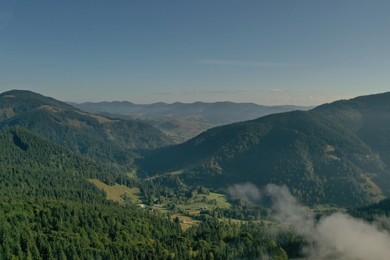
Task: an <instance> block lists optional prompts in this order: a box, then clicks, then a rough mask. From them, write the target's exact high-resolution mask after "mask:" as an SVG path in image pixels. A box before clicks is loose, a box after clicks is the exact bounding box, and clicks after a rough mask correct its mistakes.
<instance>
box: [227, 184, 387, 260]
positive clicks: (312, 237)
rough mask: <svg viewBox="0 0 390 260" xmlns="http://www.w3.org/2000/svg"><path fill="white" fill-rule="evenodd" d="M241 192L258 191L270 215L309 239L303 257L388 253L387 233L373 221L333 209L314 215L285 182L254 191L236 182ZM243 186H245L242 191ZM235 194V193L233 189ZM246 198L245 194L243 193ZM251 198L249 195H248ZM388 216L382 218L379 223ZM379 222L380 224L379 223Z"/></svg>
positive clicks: (372, 256) (377, 256)
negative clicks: (326, 212)
mask: <svg viewBox="0 0 390 260" xmlns="http://www.w3.org/2000/svg"><path fill="white" fill-rule="evenodd" d="M235 187H236V189H232V190H235V191H236V190H237V187H239V188H240V189H239V191H240V193H241V194H244V195H247V194H258V197H257V198H253V200H252V201H256V200H258V199H259V198H260V197H261V196H264V197H269V198H270V199H271V201H272V207H271V218H272V219H273V220H275V221H277V222H280V223H281V224H282V225H288V226H291V227H293V228H294V229H295V230H296V232H297V234H299V235H301V236H303V237H305V238H306V239H307V240H309V241H311V243H310V245H309V246H306V247H305V248H303V251H302V252H301V253H302V254H303V255H304V257H305V258H306V259H322V260H328V259H329V260H330V259H332V260H341V259H342V260H344V259H347V260H348V259H354V260H355V259H356V260H357V259H359V260H367V259H376V260H382V259H383V260H385V259H389V257H390V234H389V233H388V232H387V231H386V230H384V229H382V228H380V226H381V225H379V224H377V223H369V222H366V221H363V220H360V219H357V218H354V217H352V216H350V215H348V214H344V213H333V214H331V215H329V216H323V217H321V218H320V219H316V217H315V214H314V213H313V212H312V211H311V210H310V209H309V208H308V207H305V206H303V205H301V204H300V203H299V202H298V201H297V200H296V199H295V198H294V197H293V196H292V195H291V193H290V191H289V189H288V188H287V187H286V186H277V185H274V184H269V185H267V186H266V187H265V189H264V190H262V191H260V190H259V189H257V188H256V189H257V192H258V193H255V192H254V191H253V190H254V187H255V186H254V185H253V184H251V185H250V184H248V183H246V184H245V185H241V186H237V185H235ZM245 187H248V188H249V190H248V191H245V190H244V189H245ZM236 195H238V194H237V193H236ZM244 198H245V199H249V198H248V196H244ZM251 198H252V197H251ZM386 221H388V220H384V219H382V221H381V223H383V222H386ZM382 226H383V225H382Z"/></svg>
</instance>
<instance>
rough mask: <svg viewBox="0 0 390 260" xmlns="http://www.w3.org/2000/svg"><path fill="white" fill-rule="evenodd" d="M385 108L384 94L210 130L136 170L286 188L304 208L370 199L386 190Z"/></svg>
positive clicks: (191, 180) (389, 114) (150, 157)
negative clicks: (313, 205) (306, 206)
mask: <svg viewBox="0 0 390 260" xmlns="http://www.w3.org/2000/svg"><path fill="white" fill-rule="evenodd" d="M386 101H387V103H386ZM356 103H358V104H360V105H359V107H360V110H357V109H355V104H356ZM389 103H390V99H389V95H388V93H385V94H382V95H373V96H368V97H364V98H358V99H353V100H351V101H343V102H341V103H339V102H336V103H334V104H329V105H327V106H325V107H324V108H321V107H320V108H318V109H314V110H313V111H309V112H303V111H300V112H299V111H296V112H288V113H282V114H275V115H270V116H266V117H262V118H259V119H256V120H252V121H246V122H242V123H236V124H231V125H227V126H222V127H217V128H213V129H210V130H208V131H206V132H204V133H202V134H200V135H199V136H197V137H195V138H194V139H192V140H190V141H188V142H186V143H184V144H180V145H177V146H172V147H167V148H162V149H158V150H155V151H152V152H150V153H147V154H146V155H145V158H144V159H143V160H140V162H139V165H140V173H141V174H142V175H143V176H153V175H164V174H170V173H172V174H178V173H180V178H181V179H182V180H183V181H184V182H185V183H188V184H196V185H197V184H202V185H206V186H211V187H215V186H225V187H227V186H229V185H232V184H235V183H242V182H247V181H250V182H253V183H255V184H257V185H259V186H263V185H266V184H268V183H276V184H286V185H287V186H288V187H290V189H291V190H292V192H293V194H294V195H295V196H297V197H298V198H300V199H301V200H302V201H304V202H305V203H309V204H317V203H325V204H334V205H342V206H353V205H361V204H365V203H369V202H375V201H378V200H379V199H381V198H383V195H385V194H388V191H389V188H390V185H389V181H390V173H389V168H388V167H387V165H388V163H389V162H388V161H387V156H388V153H389V151H390V149H389V147H388V146H387V140H389V139H390V132H388V127H387V125H388V122H389V118H390V109H389V108H388V105H386V104H389ZM340 104H343V106H341V107H340ZM359 111H360V112H359ZM363 115H364V116H363ZM373 115H375V116H373ZM361 118H363V119H361ZM347 119H348V120H347ZM352 121H353V122H352ZM379 139H380V140H379ZM382 139H383V140H382ZM381 140H382V141H381Z"/></svg>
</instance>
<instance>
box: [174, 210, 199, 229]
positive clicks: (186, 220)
mask: <svg viewBox="0 0 390 260" xmlns="http://www.w3.org/2000/svg"><path fill="white" fill-rule="evenodd" d="M176 217H177V218H179V221H180V227H181V229H182V230H183V231H186V230H187V229H188V228H190V227H191V226H193V225H197V224H199V223H200V221H199V220H195V219H193V218H191V217H188V216H184V215H182V214H180V213H175V214H173V215H171V220H172V221H174V220H175V219H176Z"/></svg>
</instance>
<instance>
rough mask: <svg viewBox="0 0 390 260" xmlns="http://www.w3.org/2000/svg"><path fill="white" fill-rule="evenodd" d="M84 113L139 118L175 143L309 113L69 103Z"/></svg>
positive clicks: (239, 106)
mask: <svg viewBox="0 0 390 260" xmlns="http://www.w3.org/2000/svg"><path fill="white" fill-rule="evenodd" d="M69 104H71V105H73V106H75V107H77V108H79V109H81V110H84V111H88V112H91V113H99V114H102V115H107V116H111V117H120V118H127V119H137V120H141V121H144V122H147V123H149V124H151V125H153V126H154V127H157V128H159V129H161V130H162V131H163V132H164V133H166V134H167V135H169V136H170V137H171V138H173V139H174V140H175V141H176V143H181V142H184V141H187V140H189V139H191V138H193V137H195V136H196V135H198V134H200V133H201V132H203V131H206V130H207V129H210V128H212V127H215V126H219V125H225V124H230V123H235V122H241V121H247V120H252V119H255V118H259V117H262V116H265V115H269V114H274V113H282V112H287V111H293V110H308V109H309V107H302V106H292V105H291V106H290V105H285V106H262V105H257V104H254V103H234V102H228V101H225V102H214V103H206V102H195V103H180V102H175V103H172V104H167V103H163V102H158V103H154V104H134V103H131V102H128V101H122V102H119V101H114V102H97V103H93V102H87V103H81V104H77V103H69Z"/></svg>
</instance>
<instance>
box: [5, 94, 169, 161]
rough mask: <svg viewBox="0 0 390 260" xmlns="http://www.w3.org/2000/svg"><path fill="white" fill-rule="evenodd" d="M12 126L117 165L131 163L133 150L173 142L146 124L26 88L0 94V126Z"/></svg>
mask: <svg viewBox="0 0 390 260" xmlns="http://www.w3.org/2000/svg"><path fill="white" fill-rule="evenodd" d="M15 125H21V126H24V127H26V128H28V129H30V130H31V131H33V132H34V133H36V134H38V135H40V136H42V137H45V138H47V139H49V140H52V141H54V142H56V143H58V144H60V145H62V146H64V147H66V148H68V149H70V150H72V151H75V152H79V153H81V154H83V155H86V156H89V157H91V158H93V159H95V160H99V161H104V162H118V163H120V164H131V158H132V157H133V156H132V153H133V151H134V150H137V149H151V148H157V147H161V146H165V145H168V144H170V143H171V142H172V141H171V140H170V138H168V137H167V136H166V135H164V134H163V133H162V132H161V131H160V130H158V129H156V128H154V127H152V126H150V125H148V124H145V123H141V122H138V121H134V120H132V121H131V120H122V119H111V118H108V117H104V116H98V115H93V114H89V113H87V112H83V111H81V110H78V109H76V108H74V107H72V106H70V105H67V104H65V103H62V102H60V101H57V100H55V99H52V98H48V97H44V96H42V95H40V94H37V93H33V92H29V91H19V90H14V91H8V92H5V93H2V94H0V127H1V128H4V127H10V126H15Z"/></svg>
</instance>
